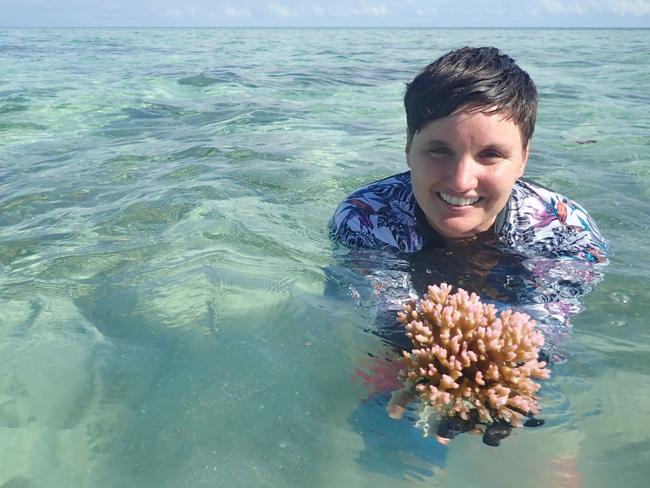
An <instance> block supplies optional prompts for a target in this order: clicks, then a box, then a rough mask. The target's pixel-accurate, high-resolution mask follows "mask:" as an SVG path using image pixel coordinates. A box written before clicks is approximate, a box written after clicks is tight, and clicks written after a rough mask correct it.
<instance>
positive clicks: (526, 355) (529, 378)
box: [398, 283, 550, 427]
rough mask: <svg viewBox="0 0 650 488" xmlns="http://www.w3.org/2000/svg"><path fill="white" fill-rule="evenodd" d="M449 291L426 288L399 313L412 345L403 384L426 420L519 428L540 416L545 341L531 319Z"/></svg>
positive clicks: (545, 375)
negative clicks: (472, 420)
mask: <svg viewBox="0 0 650 488" xmlns="http://www.w3.org/2000/svg"><path fill="white" fill-rule="evenodd" d="M451 291H452V287H451V286H449V285H447V284H446V283H442V284H441V285H440V286H435V285H433V286H429V289H428V292H427V294H426V295H425V296H424V297H422V299H421V300H419V301H418V302H412V303H410V304H407V305H406V306H405V307H404V311H402V312H400V313H398V319H399V321H400V322H402V323H403V324H404V326H405V327H406V335H407V336H408V337H409V339H411V342H412V343H413V349H412V351H411V352H407V351H405V352H404V353H403V354H404V357H403V361H404V364H405V365H406V371H405V372H404V379H405V380H406V382H407V384H410V385H411V386H412V387H413V389H414V390H415V392H416V393H417V395H418V396H419V397H420V399H421V400H422V401H423V402H424V404H425V405H426V406H428V407H431V408H425V410H426V411H427V412H429V414H430V413H431V412H432V409H433V411H436V412H438V413H439V414H442V415H444V416H448V417H455V416H456V417H460V418H462V419H465V420H466V419H468V418H469V416H470V415H477V414H478V419H479V421H480V422H482V423H491V422H496V421H499V420H504V421H506V422H509V423H510V424H511V425H512V426H515V427H521V426H522V425H523V422H524V420H525V419H526V417H527V416H530V415H534V414H537V413H539V412H540V406H539V402H538V398H537V397H536V396H535V394H536V393H537V391H538V390H539V388H540V385H539V384H538V383H536V382H535V381H533V379H546V378H548V377H549V375H550V372H549V370H548V368H547V367H546V363H545V362H542V361H538V357H539V350H540V348H541V347H542V346H543V345H544V337H543V335H542V334H541V332H539V331H538V330H536V329H535V321H534V320H532V319H531V318H530V317H529V316H528V315H526V314H522V313H518V312H513V311H511V310H506V311H504V312H501V314H499V315H498V316H497V310H496V308H495V307H494V306H493V305H491V304H484V303H482V302H481V301H480V299H479V297H478V296H477V295H476V294H475V293H472V294H471V295H470V294H468V293H467V292H466V291H465V290H463V289H458V291H457V292H456V293H451Z"/></svg>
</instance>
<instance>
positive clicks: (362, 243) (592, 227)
mask: <svg viewBox="0 0 650 488" xmlns="http://www.w3.org/2000/svg"><path fill="white" fill-rule="evenodd" d="M329 230H330V236H331V237H332V238H333V239H334V240H336V241H338V242H340V243H341V244H343V245H345V246H347V247H351V248H363V249H382V250H391V251H396V252H404V253H414V252H417V251H420V250H422V249H424V248H425V247H441V246H443V242H444V241H443V240H442V238H441V237H440V236H439V235H438V234H437V233H436V232H435V231H434V230H433V229H432V228H431V226H430V225H429V224H428V222H427V221H426V219H425V217H424V214H423V213H422V210H421V209H420V207H419V205H418V204H417V202H416V200H415V196H414V195H413V188H412V187H411V173H410V171H407V172H405V173H400V174H397V175H394V176H391V177H388V178H385V179H383V180H379V181H376V182H374V183H370V184H369V185H366V186H363V187H361V188H359V189H358V190H356V191H355V192H353V193H352V194H351V195H349V196H348V197H347V198H346V199H345V200H344V201H343V202H342V203H341V204H340V205H339V207H338V209H337V210H336V212H335V214H334V217H333V218H332V220H331V222H330V226H329ZM494 236H495V238H496V240H497V243H498V245H499V247H500V248H502V249H503V250H504V251H506V252H511V253H517V254H522V255H524V256H531V257H532V256H545V257H559V256H572V257H577V258H580V259H583V260H586V261H591V262H602V261H605V253H606V250H607V247H606V243H605V240H604V239H603V236H602V234H601V232H600V230H599V229H598V227H597V226H596V224H595V223H594V221H593V220H592V219H591V217H590V216H589V214H588V213H587V211H586V210H585V209H584V208H582V207H581V206H580V205H578V204H577V203H575V202H573V201H572V200H570V199H568V198H567V197H565V196H563V195H560V194H559V193H556V192H553V191H551V190H548V189H546V188H544V187H542V186H539V185H537V184H535V183H533V182H531V181H529V180H525V179H520V180H518V181H517V182H516V183H515V185H514V188H513V189H512V193H511V195H510V199H509V200H508V203H507V204H506V206H505V208H504V209H503V210H502V211H501V212H500V213H499V214H498V215H497V220H496V223H495V226H494Z"/></svg>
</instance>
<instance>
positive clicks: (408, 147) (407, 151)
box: [404, 139, 411, 168]
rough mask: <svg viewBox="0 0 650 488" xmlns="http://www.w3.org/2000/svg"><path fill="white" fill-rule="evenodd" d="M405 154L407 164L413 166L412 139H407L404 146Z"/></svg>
mask: <svg viewBox="0 0 650 488" xmlns="http://www.w3.org/2000/svg"><path fill="white" fill-rule="evenodd" d="M404 154H405V155H406V165H407V166H408V167H409V168H410V167H411V140H410V139H408V140H407V141H406V147H404Z"/></svg>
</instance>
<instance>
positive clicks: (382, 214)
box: [329, 172, 420, 252]
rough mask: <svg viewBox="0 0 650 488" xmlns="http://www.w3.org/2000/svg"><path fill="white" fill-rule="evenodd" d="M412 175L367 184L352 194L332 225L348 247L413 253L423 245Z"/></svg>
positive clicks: (332, 230)
mask: <svg viewBox="0 0 650 488" xmlns="http://www.w3.org/2000/svg"><path fill="white" fill-rule="evenodd" d="M416 227H417V226H416V219H415V198H414V196H413V189H412V187H411V174H410V172H405V173H399V174H396V175H393V176H389V177H387V178H383V179H381V180H377V181H374V182H372V183H369V184H367V185H364V186H362V187H360V188H358V189H356V190H355V191H353V192H352V193H351V194H350V195H348V196H347V197H346V198H345V199H344V200H343V201H342V202H341V203H340V204H339V206H338V208H337V209H336V211H335V213H334V216H333V217H332V220H331V221H330V225H329V233H330V237H331V238H332V239H334V240H336V241H338V242H340V243H341V244H343V245H345V246H347V247H353V248H359V247H362V248H370V249H392V250H396V251H404V252H412V251H413V250H414V249H416V248H417V247H418V246H419V245H420V242H419V238H418V235H417V231H416Z"/></svg>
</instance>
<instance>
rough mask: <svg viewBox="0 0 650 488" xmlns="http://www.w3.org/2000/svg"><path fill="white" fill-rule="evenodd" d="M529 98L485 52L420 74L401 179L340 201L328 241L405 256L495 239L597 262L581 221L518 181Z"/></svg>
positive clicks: (496, 56) (518, 75)
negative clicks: (422, 251)
mask: <svg viewBox="0 0 650 488" xmlns="http://www.w3.org/2000/svg"><path fill="white" fill-rule="evenodd" d="M537 99H538V97H537V90H536V88H535V85H534V83H533V81H532V80H531V79H530V77H529V76H528V74H527V73H526V72H525V71H523V70H522V69H521V68H519V66H517V64H516V63H515V62H514V60H513V59H512V58H510V57H508V56H506V55H504V54H501V53H500V52H499V51H498V50H497V49H496V48H493V47H483V48H463V49H459V50H456V51H452V52H449V53H447V54H445V55H444V56H442V57H440V58H439V59H438V60H436V61H435V62H434V63H432V64H430V65H428V66H427V67H425V68H424V69H423V70H422V71H421V72H420V73H419V74H418V75H417V76H416V77H415V78H414V79H413V81H412V82H411V83H410V84H409V85H408V87H407V90H406V94H405V96H404V106H405V109H406V121H407V141H406V163H407V165H408V167H409V168H410V171H408V172H406V173H401V174H398V175H395V176H391V177H389V178H386V179H383V180H380V181H376V182H374V183H371V184H369V185H366V186H364V187H362V188H360V189H358V190H356V191H355V192H354V193H352V194H351V195H350V196H348V197H347V198H346V199H345V200H344V201H343V202H342V203H341V204H340V205H339V207H338V209H337V211H336V213H335V215H334V217H333V219H332V221H331V223H330V235H331V236H332V238H333V239H335V240H336V241H338V242H340V243H342V244H343V245H345V246H347V247H353V248H367V249H387V250H394V251H398V252H405V253H415V252H418V251H421V250H422V249H425V248H431V247H446V246H456V245H465V244H467V243H471V242H475V241H477V240H478V241H486V240H494V241H496V242H495V244H497V245H498V246H499V248H501V249H503V250H508V251H510V252H515V253H520V254H523V255H527V256H531V255H532V256H535V255H544V256H567V255H568V256H575V257H578V258H581V259H585V260H588V261H603V260H604V253H605V250H606V246H605V242H604V240H603V238H602V236H601V233H600V231H599V230H598V228H597V226H596V225H595V223H594V222H593V221H592V219H591V218H590V217H589V215H588V214H587V212H586V211H585V210H584V209H583V208H582V207H581V206H580V205H578V204H577V203H575V202H573V201H571V200H569V199H568V198H566V197H565V196H563V195H560V194H559V193H556V192H553V191H551V190H548V189H546V188H543V187H542V186H540V185H537V184H535V183H533V182H531V181H528V180H525V179H522V176H523V174H524V170H525V168H526V162H527V161H528V154H529V152H530V140H531V137H532V135H533V130H534V128H535V117H536V113H537Z"/></svg>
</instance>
